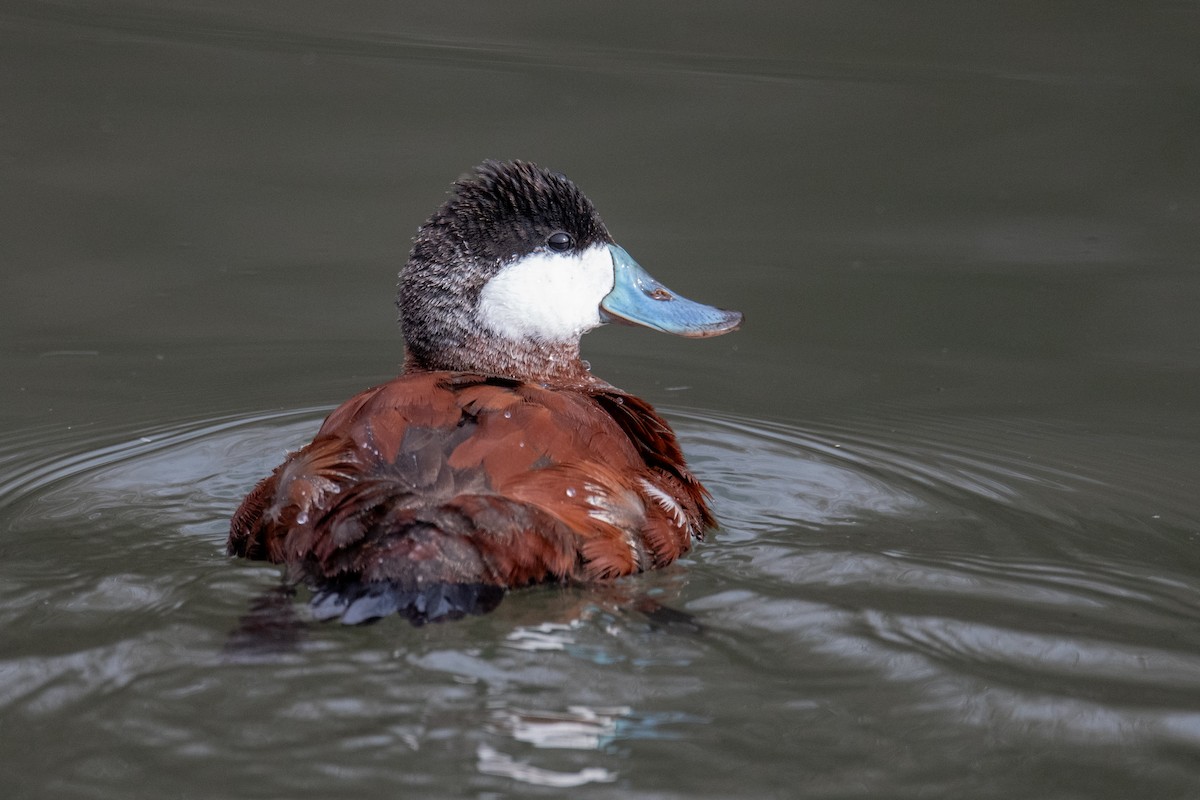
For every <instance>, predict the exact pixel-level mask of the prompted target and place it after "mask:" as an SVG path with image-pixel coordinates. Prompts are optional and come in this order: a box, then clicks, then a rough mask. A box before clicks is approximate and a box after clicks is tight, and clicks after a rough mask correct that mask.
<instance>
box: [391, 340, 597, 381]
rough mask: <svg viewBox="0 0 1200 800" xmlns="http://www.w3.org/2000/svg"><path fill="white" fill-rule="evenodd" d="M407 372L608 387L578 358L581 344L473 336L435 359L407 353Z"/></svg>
mask: <svg viewBox="0 0 1200 800" xmlns="http://www.w3.org/2000/svg"><path fill="white" fill-rule="evenodd" d="M404 371H405V372H439V371H447V372H471V373H475V374H478V375H493V376H496V377H500V378H511V379H513V380H518V381H527V382H530V383H541V384H551V385H554V386H561V387H564V388H594V387H598V386H605V385H607V384H605V382H604V381H602V380H600V379H599V378H597V377H595V376H594V375H592V373H591V370H590V369H589V368H588V364H587V362H585V361H584V360H583V359H581V358H580V357H579V343H578V342H555V343H549V344H547V343H528V342H514V341H509V340H505V339H499V340H498V339H494V338H484V337H478V336H476V337H472V338H471V339H468V341H466V342H464V343H463V344H462V345H458V346H454V347H450V348H446V349H445V350H443V351H441V352H439V353H438V354H437V357H436V359H429V358H422V357H420V356H418V355H417V354H415V353H414V352H413V351H412V350H411V349H408V348H406V349H405V353H404Z"/></svg>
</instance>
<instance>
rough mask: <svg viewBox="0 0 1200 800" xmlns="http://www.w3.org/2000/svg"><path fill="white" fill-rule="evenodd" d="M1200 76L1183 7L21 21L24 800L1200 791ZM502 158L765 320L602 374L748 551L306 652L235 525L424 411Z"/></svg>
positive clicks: (1, 714)
mask: <svg viewBox="0 0 1200 800" xmlns="http://www.w3.org/2000/svg"><path fill="white" fill-rule="evenodd" d="M1197 41H1200V6H1197V5H1196V4H1195V3H1190V2H1188V3H1184V2H1177V3H1172V2H1152V3H1142V4H1125V3H1070V4H1045V3H1028V4H1021V3H1012V4H993V5H980V4H960V3H934V4H928V3H922V4H867V3H816V4H804V5H801V6H781V7H779V8H768V7H765V6H762V7H757V6H756V7H746V6H744V5H741V4H732V3H718V4H707V5H704V6H703V7H696V6H694V5H689V4H665V5H652V6H645V5H644V4H616V5H607V6H595V7H591V6H589V7H564V6H560V5H558V4H525V5H521V6H519V7H510V6H504V7H501V6H498V5H497V6H493V5H490V4H478V5H476V4H466V5H461V6H455V7H454V8H448V7H444V6H431V7H429V8H427V9H422V10H410V9H407V8H405V7H403V6H401V5H397V4H392V3H375V4H356V5H355V6H354V7H353V8H351V9H347V8H344V7H342V5H341V4H333V5H326V4H315V3H304V2H302V3H258V4H254V5H253V7H243V5H242V4H237V3H225V4H219V3H216V4H209V5H208V6H207V7H206V8H203V9H197V8H193V7H192V6H191V5H190V4H188V3H182V2H175V3H136V2H129V3H89V2H73V3H35V2H24V1H23V0H14V2H9V3H6V4H5V5H4V6H3V8H0V110H2V111H0V263H2V264H3V270H4V273H3V274H4V277H5V281H4V289H3V291H2V292H0V371H2V372H3V374H4V380H3V381H2V382H0V434H2V439H0V779H2V782H3V784H4V786H5V787H6V788H5V790H4V794H5V796H7V797H14V798H24V797H39V798H40V797H87V798H108V797H112V798H128V797H247V798H255V797H263V798H268V797H270V798H276V797H289V798H291V797H314V798H317V797H320V798H325V797H341V796H358V797H463V796H467V797H526V796H546V797H553V796H562V795H568V794H569V795H570V796H580V797H662V798H667V797H679V798H683V797H730V798H732V797H806V798H809V797H811V798H826V797H827V798H835V797H836V798H899V797H914V798H915V797H923V798H930V797H932V798H964V797H971V798H978V797H996V798H1013V797H1038V798H1128V797H1131V796H1136V797H1153V798H1167V797H1181V798H1182V797H1196V796H1200V502H1198V501H1197V499H1196V498H1197V486H1198V483H1200V313H1197V309H1198V308H1200V271H1198V268H1197V267H1198V264H1197V261H1198V258H1200V104H1198V102H1197V97H1200V60H1197V58H1196V47H1195V43H1196V42H1197ZM484 157H500V158H509V157H521V158H528V159H533V160H536V161H539V162H542V163H544V164H546V165H548V166H552V167H554V168H555V169H559V170H562V171H564V172H566V173H567V174H569V175H571V176H572V177H573V178H574V179H575V180H576V181H577V182H578V183H579V184H580V185H581V186H582V187H583V188H584V190H585V191H586V192H588V194H589V195H590V196H591V197H592V199H593V200H594V201H595V202H596V204H597V206H598V207H599V209H600V211H601V213H602V214H603V215H604V217H605V219H606V221H607V223H608V225H609V227H610V229H611V230H612V231H613V233H614V234H615V235H616V237H617V239H618V241H619V242H621V243H622V244H623V245H624V246H625V247H626V248H628V249H629V250H630V252H631V253H633V254H634V255H635V257H637V258H638V260H639V261H641V263H643V264H644V265H645V266H646V267H647V268H649V269H650V270H651V271H652V272H654V273H655V274H656V276H658V277H660V278H662V279H663V280H664V281H665V282H666V283H667V284H668V285H671V286H672V287H674V288H676V289H678V290H680V291H681V292H683V293H685V294H687V295H688V296H691V297H694V298H696V299H700V300H706V301H712V302H717V303H719V304H721V305H726V306H729V307H734V308H739V309H741V310H743V311H745V312H746V314H747V324H746V327H745V329H744V330H743V331H742V332H739V333H737V334H735V335H733V336H729V337H724V338H720V339H716V340H711V341H699V342H696V341H692V342H689V341H679V340H671V339H668V338H666V337H655V336H654V335H653V334H650V333H648V332H645V331H634V330H624V329H608V330H602V331H598V332H596V333H594V334H591V335H589V337H588V338H587V340H586V341H585V350H586V355H587V357H588V358H589V359H590V361H591V362H592V365H593V367H594V369H595V370H596V371H597V372H598V373H599V374H601V375H603V376H604V377H605V378H607V379H608V380H610V381H612V382H614V383H616V384H617V385H620V386H622V387H624V388H627V389H629V390H632V391H634V392H636V393H638V394H640V395H642V396H644V397H646V398H648V399H650V400H651V401H653V402H654V403H655V404H657V405H658V406H659V407H660V408H661V409H662V410H663V411H664V412H665V413H666V415H667V416H668V417H669V418H670V419H671V420H672V421H673V422H674V423H675V425H676V426H677V428H678V431H679V433H680V436H681V439H682V441H683V444H684V447H685V450H686V451H687V452H688V454H689V456H690V459H691V462H692V464H693V466H694V467H695V469H696V471H697V472H698V473H699V474H700V475H701V476H702V478H703V479H704V480H705V482H706V483H707V485H708V486H709V488H710V489H712V491H713V493H714V495H715V498H716V505H717V510H718V514H719V516H720V517H721V519H722V522H723V529H722V531H720V532H719V533H718V534H717V535H715V536H713V537H711V538H710V540H708V541H707V542H705V543H704V544H703V545H702V546H700V547H699V548H698V549H696V550H695V551H694V552H693V553H692V555H691V556H690V557H689V558H688V559H687V560H685V561H684V562H683V563H681V564H680V565H678V566H677V567H674V568H672V569H670V570H667V571H664V572H660V573H655V574H651V575H646V576H641V577H638V578H636V579H632V580H627V581H623V582H620V583H618V584H616V585H614V586H611V587H596V588H587V589H584V588H573V589H566V590H564V589H558V588H551V589H539V590H532V591H525V592H520V593H517V594H514V595H511V596H510V597H509V598H508V599H506V600H505V602H504V603H503V604H502V605H501V606H500V608H499V609H498V610H497V611H496V612H495V613H493V614H491V615H488V616H486V617H481V618H473V619H469V620H464V621H461V622H458V623H454V624H446V625H433V626H426V627H422V628H413V627H411V626H409V625H408V624H407V623H404V622H403V621H401V620H389V621H384V622H382V623H380V624H377V625H373V626H367V627H359V628H345V627H342V626H336V625H318V624H308V623H306V622H305V620H304V618H303V605H302V602H299V603H293V602H292V601H291V600H290V599H289V598H287V597H281V596H279V595H277V594H273V593H272V590H273V589H274V588H275V587H277V586H278V584H279V580H278V574H279V573H278V570H277V569H275V568H273V567H270V566H264V565H261V564H252V563H244V562H233V561H230V560H228V559H226V558H225V556H224V555H223V547H224V536H225V532H226V528H227V519H228V516H229V514H230V513H231V512H232V510H233V508H234V507H235V506H236V504H237V502H238V501H239V500H240V498H241V496H242V495H243V494H244V493H245V491H246V490H247V489H248V488H249V487H250V486H251V485H252V483H253V482H254V481H255V480H256V479H257V478H258V477H260V476H261V475H262V474H264V472H265V471H266V470H268V469H269V468H270V467H271V466H273V465H274V464H275V463H277V462H278V461H279V459H280V457H281V455H282V454H283V453H284V451H286V450H287V449H288V448H294V447H296V446H298V445H299V444H301V443H303V442H304V441H306V439H307V438H308V437H310V436H311V435H312V433H313V432H314V431H315V429H316V427H317V425H318V424H319V422H320V419H321V417H322V416H323V414H324V413H325V412H326V411H327V410H328V409H329V408H330V407H332V406H333V405H334V404H336V403H338V402H340V401H341V400H342V399H344V398H345V397H347V396H349V395H350V394H351V393H352V392H354V391H357V390H359V389H361V388H363V387H365V386H368V385H370V384H372V383H376V382H378V381H380V380H383V379H386V378H387V377H390V376H391V375H392V374H394V371H395V369H396V365H397V364H398V362H399V360H400V358H401V343H400V341H399V338H398V336H397V335H396V332H395V328H394V325H393V316H394V309H393V308H392V305H391V293H392V289H393V283H394V274H395V272H396V270H397V269H398V268H399V266H400V264H401V263H402V261H403V258H404V254H405V253H406V250H407V241H408V238H409V236H411V234H412V233H413V232H414V231H415V229H416V226H417V225H418V224H419V223H420V222H421V221H422V220H423V219H424V218H425V216H426V215H427V214H428V213H429V212H430V211H431V210H432V209H433V208H434V207H435V206H436V205H437V204H438V203H439V202H440V201H441V199H442V197H443V196H444V192H445V191H446V189H447V188H448V184H449V182H450V181H451V180H452V179H453V178H454V177H456V176H457V175H459V174H460V173H462V172H464V171H465V170H466V169H468V168H469V167H470V166H471V165H473V164H474V163H476V162H478V161H479V160H481V159H482V158H484ZM300 600H301V601H302V598H300ZM289 609H294V610H295V611H296V614H294V615H293V616H292V617H291V618H289V617H288V611H289Z"/></svg>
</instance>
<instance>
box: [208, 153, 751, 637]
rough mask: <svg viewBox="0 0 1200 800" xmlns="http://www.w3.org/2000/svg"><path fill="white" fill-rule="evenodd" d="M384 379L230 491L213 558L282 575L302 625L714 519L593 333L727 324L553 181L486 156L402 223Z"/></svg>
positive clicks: (732, 317) (556, 566)
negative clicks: (226, 525) (436, 201)
mask: <svg viewBox="0 0 1200 800" xmlns="http://www.w3.org/2000/svg"><path fill="white" fill-rule="evenodd" d="M396 304H397V306H398V307H399V310H400V325H401V327H402V330H403V334H404V341H405V359H404V371H403V373H402V374H401V375H400V376H399V377H397V378H395V379H394V380H392V381H389V382H388V383H385V384H383V385H381V386H376V387H375V388H372V389H368V390H366V391H364V392H362V393H361V394H359V395H357V396H356V397H353V398H351V399H350V400H348V401H347V402H345V403H344V404H342V405H341V406H340V407H339V408H337V409H336V410H334V411H333V413H331V414H330V415H329V416H328V417H327V418H326V419H325V422H324V424H322V426H321V428H320V430H319V431H318V432H317V435H316V438H314V439H313V441H312V442H311V443H310V444H308V445H306V446H305V447H303V448H301V449H300V450H298V451H297V452H295V453H293V454H291V455H290V456H289V457H288V459H287V460H286V461H284V463H283V464H281V465H280V466H279V467H278V468H276V469H275V471H274V472H273V473H272V474H271V475H269V476H268V477H267V478H265V479H264V480H262V481H261V482H260V483H259V484H258V485H257V486H255V487H254V489H253V490H252V491H251V492H250V494H249V495H248V496H247V497H246V499H245V500H244V501H242V504H241V507H240V508H238V510H237V513H236V514H234V516H233V520H232V523H231V526H230V532H229V542H228V549H229V552H230V554H233V555H238V556H244V557H246V558H252V559H265V560H267V561H272V562H275V563H284V564H287V565H288V566H289V571H290V573H291V577H292V578H294V579H298V580H302V581H305V582H307V583H308V584H309V585H311V586H312V587H313V589H314V591H315V594H314V598H313V611H314V615H315V616H317V617H318V618H322V619H327V618H334V617H340V618H341V619H342V621H343V622H346V623H356V622H363V621H366V620H370V619H374V618H377V617H381V616H385V615H388V614H392V613H400V614H403V615H405V616H407V617H408V618H410V619H412V620H413V621H416V622H421V621H425V620H433V619H439V618H448V617H455V616H461V615H463V614H466V613H479V612H483V611H486V610H490V608H492V607H494V606H495V604H496V603H498V602H499V599H500V597H501V596H502V595H503V593H504V592H505V591H506V590H508V589H511V588H515V587H519V586H526V585H529V584H534V583H539V582H547V581H559V582H564V581H599V580H606V579H611V578H616V577H618V576H621V575H628V574H631V573H635V572H640V571H642V570H647V569H654V568H657V567H662V566H665V565H667V564H670V563H671V562H672V561H674V560H675V559H676V558H678V557H679V556H680V555H681V554H683V553H685V552H687V550H688V549H689V548H690V547H691V542H692V539H693V538H699V537H701V536H702V535H703V533H704V531H705V529H706V528H709V527H712V526H713V525H714V519H713V516H712V513H711V512H710V510H709V507H708V497H709V495H708V492H707V491H706V490H705V489H704V487H703V486H701V485H700V483H699V481H697V480H696V478H695V476H693V475H692V473H691V472H690V471H689V470H688V468H687V466H686V464H685V463H684V459H683V454H682V453H681V451H680V448H679V443H678V442H677V441H676V439H675V434H674V433H673V432H672V431H671V428H670V426H669V425H668V424H667V423H666V421H665V420H663V418H662V417H660V416H659V415H658V414H657V413H656V412H655V411H654V409H653V408H651V406H650V404H649V403H647V402H645V401H644V400H639V399H638V398H637V397H634V396H633V395H631V394H627V393H625V392H623V391H621V390H620V389H617V388H615V387H613V386H611V385H609V384H607V383H605V382H604V381H602V380H600V379H599V378H597V377H595V376H594V375H592V373H591V372H590V370H589V367H588V365H587V363H586V362H584V361H583V360H581V359H580V356H579V339H580V337H581V336H582V335H583V334H584V333H585V332H587V331H589V330H591V329H592V328H595V327H597V326H598V325H602V324H604V323H606V322H610V321H620V322H626V323H630V324H634V325H641V326H645V327H648V328H653V329H655V330H659V331H665V332H667V333H673V334H677V335H680V336H691V337H700V336H717V335H719V334H723V333H727V332H729V331H732V330H734V329H736V328H737V327H738V326H739V325H740V324H741V321H742V315H741V314H739V313H737V312H734V311H723V310H720V309H717V308H713V307H711V306H705V305H701V304H699V303H694V302H692V301H690V300H687V299H686V298H683V297H680V296H679V295H677V294H675V293H674V292H672V291H671V290H669V289H667V288H666V287H665V286H663V285H662V284H660V283H658V282H657V281H655V280H654V279H653V278H651V277H650V276H649V275H648V274H647V273H646V272H645V271H644V270H643V269H642V268H641V267H640V266H638V264H637V262H635V261H634V260H633V259H632V258H631V257H630V256H629V254H628V253H626V252H625V250H624V249H622V248H621V247H619V246H618V245H617V244H616V243H615V242H614V241H613V239H612V237H611V236H610V235H609V233H608V230H607V229H606V228H605V226H604V223H603V222H602V221H601V220H600V216H599V214H597V212H596V209H595V208H594V207H593V206H592V203H591V202H590V201H589V200H588V199H587V198H586V197H585V196H584V195H583V193H582V192H581V191H580V190H579V189H578V188H576V186H575V184H573V183H572V182H571V181H570V180H568V179H567V178H566V177H564V176H562V175H559V174H556V173H553V172H549V171H547V170H545V169H542V168H541V167H538V166H536V165H534V164H530V163H525V162H520V161H513V162H497V161H487V162H485V163H483V164H482V165H480V166H479V167H477V168H476V169H475V171H474V173H473V174H472V175H470V176H468V177H466V178H463V179H461V180H459V181H458V182H457V183H456V184H455V186H454V192H453V195H452V196H451V197H450V199H449V200H447V201H446V203H445V204H444V205H442V207H441V208H440V209H438V210H437V211H436V212H435V213H434V214H433V216H431V217H430V218H429V220H428V221H427V222H426V223H425V224H424V225H423V226H421V228H420V230H419V231H418V233H417V236H416V238H415V240H414V243H413V247H412V252H411V254H410V256H409V260H408V264H407V265H406V266H405V267H404V269H403V270H402V271H401V272H400V283H399V292H398V296H397V300H396Z"/></svg>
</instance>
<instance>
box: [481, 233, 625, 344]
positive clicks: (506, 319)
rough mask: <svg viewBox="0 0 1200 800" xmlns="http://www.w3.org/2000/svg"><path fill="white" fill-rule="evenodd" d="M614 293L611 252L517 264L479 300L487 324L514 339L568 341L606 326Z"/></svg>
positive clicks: (539, 256) (531, 258) (599, 249)
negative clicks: (608, 298) (604, 313)
mask: <svg viewBox="0 0 1200 800" xmlns="http://www.w3.org/2000/svg"><path fill="white" fill-rule="evenodd" d="M612 288H613V261H612V255H611V254H610V253H609V249H608V247H606V246H605V245H595V246H593V247H589V248H588V249H587V250H584V251H583V252H581V253H545V252H538V253H533V254H531V255H528V256H526V257H525V258H522V259H520V260H519V261H514V262H513V263H511V264H509V265H508V266H507V267H505V268H504V269H502V270H500V272H499V273H497V274H496V276H495V277H494V278H492V279H491V280H490V281H488V282H487V284H486V285H485V286H484V287H483V291H482V292H481V293H480V296H479V314H480V318H481V319H482V321H483V323H484V324H485V325H487V327H488V328H490V329H491V331H492V332H493V333H495V334H497V335H500V336H503V337H505V338H508V339H514V340H520V339H542V340H545V341H552V342H567V341H573V340H575V339H578V338H579V337H580V336H581V335H582V334H583V333H584V332H586V331H589V330H591V329H592V328H594V327H596V326H597V325H599V324H600V322H601V320H600V301H601V300H603V299H604V296H605V295H607V294H608V293H609V292H611V291H612Z"/></svg>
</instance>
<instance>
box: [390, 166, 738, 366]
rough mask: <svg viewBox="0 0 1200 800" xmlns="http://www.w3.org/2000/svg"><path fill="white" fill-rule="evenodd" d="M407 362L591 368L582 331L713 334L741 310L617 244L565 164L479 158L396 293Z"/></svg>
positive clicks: (430, 226)
mask: <svg viewBox="0 0 1200 800" xmlns="http://www.w3.org/2000/svg"><path fill="white" fill-rule="evenodd" d="M396 305H397V306H398V307H399V309H400V325H401V327H402V329H403V331H404V338H405V344H406V358H405V365H406V368H407V369H409V370H453V371H464V372H481V373H485V374H491V375H500V376H504V377H511V378H517V379H522V380H548V379H549V380H553V379H559V380H567V381H578V380H586V379H588V377H589V376H588V371H587V366H586V365H585V364H584V362H582V361H581V360H580V359H579V338H580V337H581V336H582V335H583V334H584V333H586V332H587V331H589V330H591V329H592V328H595V327H596V326H598V325H602V324H604V323H606V322H613V321H616V322H625V323H629V324H632V325H641V326H644V327H647V328H653V329H654V330H659V331H664V332H666V333H673V334H676V335H679V336H692V337H700V336H717V335H719V334H722V333H727V332H729V331H732V330H734V329H736V328H737V327H738V325H740V324H741V321H742V315H741V314H740V313H738V312H736V311H724V310H721V309H718V308H713V307H712V306H706V305H702V304H700V303H695V302H692V301H691V300H688V299H686V298H684V297H681V296H680V295H677V294H675V293H674V292H672V291H671V290H669V289H667V288H666V287H665V286H663V285H662V284H661V283H659V282H658V281H656V280H654V278H652V277H650V275H648V274H647V273H646V271H645V270H643V269H642V268H641V267H640V266H638V263H637V262H636V261H634V260H633V258H631V257H630V255H629V254H628V253H626V252H625V250H624V249H623V248H621V247H620V246H619V245H617V244H616V243H615V242H614V241H613V239H612V237H611V236H610V235H609V233H608V229H607V228H605V227H604V223H603V222H602V221H601V220H600V215H599V214H598V213H596V209H595V207H594V206H593V205H592V203H591V201H590V200H588V199H587V197H585V196H584V194H583V192H581V191H580V190H579V189H578V188H577V187H576V186H575V184H574V183H572V182H571V181H570V180H568V179H567V178H566V177H564V176H563V175H559V174H557V173H553V172H549V171H548V170H545V169H542V168H541V167H538V166H536V165H534V164H529V163H525V162H520V161H512V162H498V161H486V162H484V163H483V164H481V165H480V166H479V167H477V168H476V169H475V171H474V172H473V173H472V174H471V175H469V176H468V177H466V178H463V179H461V180H459V181H458V182H457V183H456V184H455V185H454V193H453V195H452V196H451V197H450V199H448V200H447V201H446V203H445V204H444V205H442V207H441V208H439V209H438V210H437V211H436V212H435V213H434V214H433V216H431V217H430V218H429V220H428V221H427V222H426V223H425V224H424V225H422V226H421V229H420V231H418V233H417V236H416V239H415V240H414V242H413V248H412V253H411V255H410V256H409V260H408V264H407V265H406V266H405V267H404V269H403V270H402V271H401V272H400V287H399V293H398V295H397V299H396Z"/></svg>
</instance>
